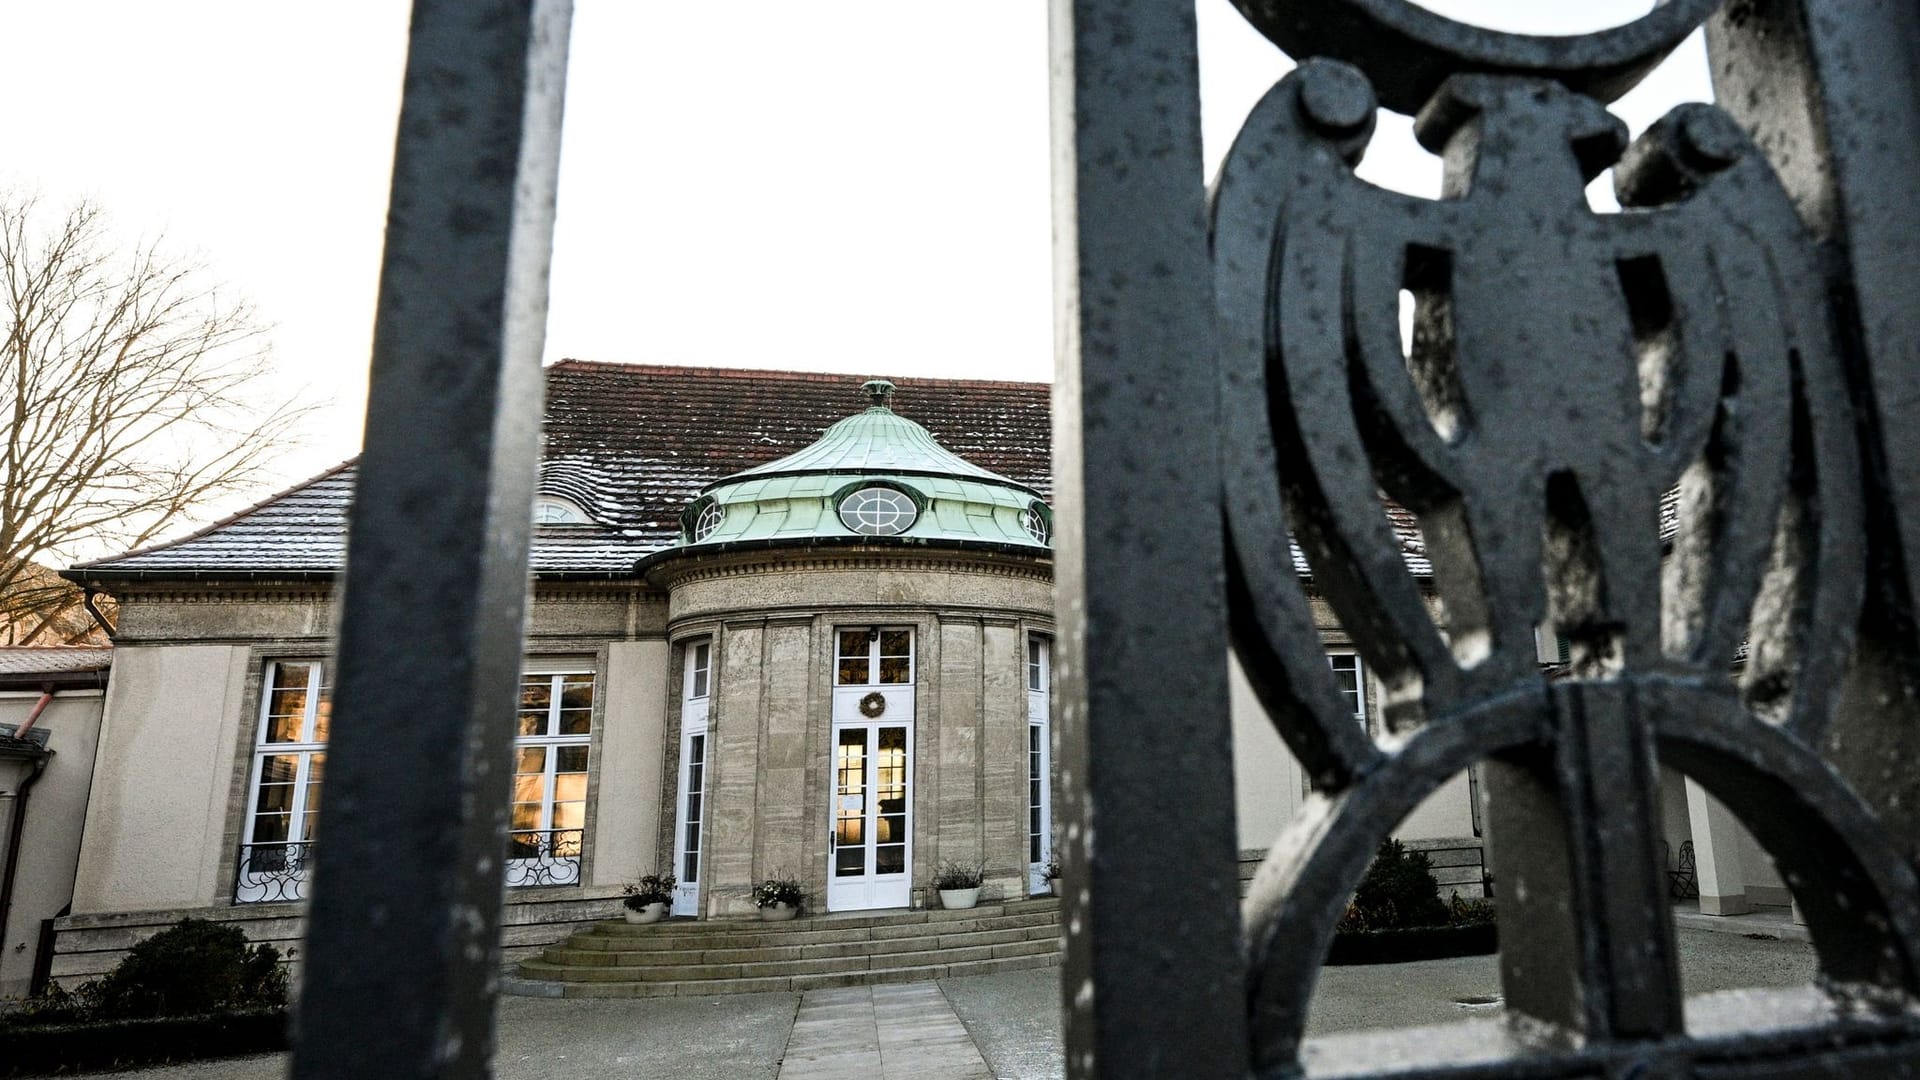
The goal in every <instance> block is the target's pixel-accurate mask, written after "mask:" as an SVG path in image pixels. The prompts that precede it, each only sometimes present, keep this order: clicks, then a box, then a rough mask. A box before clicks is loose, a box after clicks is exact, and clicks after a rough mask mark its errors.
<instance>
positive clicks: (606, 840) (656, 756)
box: [591, 640, 673, 885]
mask: <svg viewBox="0 0 1920 1080" xmlns="http://www.w3.org/2000/svg"><path fill="white" fill-rule="evenodd" d="M668 656H669V650H668V648H667V643H666V642H665V641H664V640H661V641H616V642H614V643H612V644H611V645H609V646H607V667H606V671H605V675H604V688H603V690H602V698H603V700H604V702H605V706H604V708H603V709H602V711H601V731H600V743H599V748H598V750H597V756H598V758H599V761H598V763H597V767H596V779H595V790H594V795H593V797H594V831H593V839H592V841H591V845H592V846H591V850H592V852H593V870H592V883H593V884H595V885H619V884H621V883H624V882H628V881H632V880H634V879H635V878H637V877H639V876H640V875H641V874H647V873H652V872H653V871H654V869H655V867H657V866H664V865H665V864H666V861H667V860H668V859H669V858H671V857H672V854H673V853H672V852H671V851H668V852H665V853H662V852H660V851H659V850H658V848H659V834H660V800H659V798H658V797H657V794H656V793H657V792H659V790H660V766H661V754H660V741H661V739H662V738H664V736H665V731H666V698H665V696H664V695H663V693H662V688H663V687H664V686H665V685H666V681H667V660H668Z"/></svg>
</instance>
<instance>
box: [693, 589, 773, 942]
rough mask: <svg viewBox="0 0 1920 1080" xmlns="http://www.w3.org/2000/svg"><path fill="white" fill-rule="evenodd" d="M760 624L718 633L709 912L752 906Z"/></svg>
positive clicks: (739, 911)
mask: <svg viewBox="0 0 1920 1080" xmlns="http://www.w3.org/2000/svg"><path fill="white" fill-rule="evenodd" d="M765 638H766V631H765V628H764V627H763V626H760V625H741V626H729V627H728V628H727V633H726V634H725V635H723V636H722V638H721V646H720V657H719V664H718V665H717V666H718V671H717V672H716V673H715V678H716V679H717V680H718V681H717V682H716V684H715V687H716V689H717V691H718V693H717V695H716V697H715V701H714V709H713V712H712V713H711V715H710V717H709V719H708V732H709V736H708V737H709V739H710V740H711V742H712V745H713V748H714V754H713V759H712V762H711V763H710V764H709V765H708V766H707V768H708V774H709V780H708V784H709V789H710V790H711V791H712V793H713V795H712V802H711V804H710V805H709V807H708V813H710V814H711V815H712V818H711V824H709V825H708V826H707V866H706V881H705V882H703V883H702V887H703V891H704V894H705V895H704V897H703V903H704V905H705V907H706V914H707V915H708V917H722V918H724V917H727V916H744V915H751V914H753V913H754V907H753V898H752V896H751V894H750V890H751V889H752V888H753V885H754V865H753V861H754V860H753V856H754V834H755V831H756V824H755V818H756V815H757V814H758V813H759V809H760V808H759V773H760V734H761V732H760V713H761V702H762V698H763V684H764V672H765V667H766V665H765V657H764V650H765Z"/></svg>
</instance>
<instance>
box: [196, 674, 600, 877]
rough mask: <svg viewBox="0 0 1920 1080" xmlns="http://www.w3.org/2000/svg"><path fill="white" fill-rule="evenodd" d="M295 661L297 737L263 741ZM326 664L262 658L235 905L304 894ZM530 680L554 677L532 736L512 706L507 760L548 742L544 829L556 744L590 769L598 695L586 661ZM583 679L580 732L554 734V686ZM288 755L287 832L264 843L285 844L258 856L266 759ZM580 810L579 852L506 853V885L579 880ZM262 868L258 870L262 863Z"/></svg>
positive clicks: (549, 814) (583, 833)
mask: <svg viewBox="0 0 1920 1080" xmlns="http://www.w3.org/2000/svg"><path fill="white" fill-rule="evenodd" d="M296 664H302V665H307V666H308V671H307V686H306V691H307V697H306V701H305V704H304V705H303V707H302V712H301V720H300V732H299V734H300V740H299V741H296V742H272V741H269V740H268V735H269V734H270V733H271V727H270V723H269V721H270V720H271V718H272V715H273V714H272V707H273V692H274V689H275V686H276V679H277V678H278V677H279V672H280V670H281V668H283V667H286V666H290V665H296ZM328 668H329V665H328V663H327V662H326V661H324V660H320V659H314V658H306V657H284V658H277V659H271V660H268V661H267V662H266V663H265V665H264V666H263V668H262V672H263V675H262V678H261V682H260V705H259V709H258V711H257V712H256V714H255V721H254V723H255V728H254V742H253V763H252V766H251V767H250V769H249V770H248V776H247V793H246V802H245V804H244V805H243V806H242V807H241V814H242V823H241V831H240V836H241V845H242V846H241V848H240V852H239V859H238V865H237V866H236V867H235V875H234V876H235V884H234V895H233V899H234V903H236V904H250V903H261V902H265V901H270V900H303V899H305V898H306V871H305V867H306V858H307V851H306V850H305V848H304V847H303V845H308V844H311V843H312V842H313V840H314V835H313V834H314V829H313V825H314V822H315V821H316V820H317V819H316V818H315V817H314V814H316V813H317V809H316V808H310V807H309V806H308V801H309V796H310V795H313V794H315V792H314V789H316V788H318V787H319V786H320V785H319V784H318V783H312V782H311V780H312V774H313V770H314V769H315V767H321V768H323V769H324V761H325V758H326V750H327V745H326V743H325V742H324V741H323V740H321V739H319V738H318V737H317V732H316V730H315V729H316V727H317V724H318V719H319V713H320V707H321V704H322V703H323V702H328V703H330V701H331V696H332V695H331V691H332V686H331V684H330V683H329V682H328V681H327V676H328ZM535 678H547V679H550V680H558V681H557V682H553V683H550V695H551V696H550V698H549V701H548V706H547V708H548V714H547V724H546V728H545V730H544V731H543V732H542V734H540V735H533V736H525V735H520V734H518V725H519V710H518V709H517V708H516V709H515V712H514V724H515V729H516V731H515V735H514V740H513V746H514V760H513V764H514V768H515V770H516V773H517V771H518V766H519V752H520V750H522V749H523V748H527V747H533V746H539V747H544V748H547V749H546V753H545V765H544V768H543V771H542V774H541V775H542V778H543V779H542V785H541V787H542V795H541V810H540V821H541V824H540V829H541V830H551V829H552V827H553V825H552V821H553V806H554V802H555V799H554V794H555V788H556V776H557V774H558V765H559V756H560V755H559V752H558V750H559V748H564V747H572V746H583V747H587V755H588V756H587V766H588V775H589V776H590V775H591V768H592V764H593V750H592V741H593V729H594V726H595V724H597V723H598V719H597V717H595V716H593V713H594V712H596V711H597V708H598V705H597V702H598V700H599V694H600V685H599V677H598V675H597V674H596V673H595V671H594V667H593V665H592V664H582V663H580V662H578V661H572V662H568V663H565V664H558V665H556V664H553V663H551V662H544V663H543V662H540V661H534V660H529V661H528V662H527V664H526V666H525V668H524V669H523V671H522V674H521V682H522V683H523V684H524V683H525V681H526V680H528V679H535ZM582 678H584V679H586V680H587V681H588V682H589V684H590V686H591V688H592V693H593V702H594V704H593V705H590V706H589V710H588V721H587V731H586V732H585V733H584V734H580V733H570V734H562V733H559V730H558V728H559V716H558V713H559V711H560V707H561V701H560V697H559V693H558V691H559V689H560V687H561V686H563V685H564V684H565V682H566V681H567V680H569V679H572V680H574V681H578V680H580V679H582ZM293 755H297V757H298V760H297V761H296V763H295V772H294V781H293V789H294V791H293V799H292V801H291V803H290V804H289V810H288V837H287V839H286V840H284V841H268V842H267V843H268V844H270V845H281V844H284V845H287V847H286V849H285V854H284V855H281V856H278V857H269V856H265V855H257V854H255V853H254V847H255V845H256V842H257V839H256V831H257V828H258V825H259V821H260V817H261V814H260V788H261V779H262V777H263V775H264V773H265V769H266V763H267V760H268V759H269V758H274V757H284V756H293ZM566 801H572V800H566ZM580 801H581V802H582V803H583V804H585V803H589V802H590V801H591V800H590V799H588V798H586V797H584V796H583V798H582V799H581V800H580ZM584 815H585V810H584V806H583V809H582V817H583V820H582V822H581V828H580V851H579V852H578V853H572V854H568V855H564V856H556V857H553V858H549V859H545V860H542V859H538V858H522V859H514V858H509V859H508V860H507V884H508V885H509V886H512V887H519V886H526V885H577V884H579V883H580V881H581V877H580V861H581V857H582V856H583V855H584V854H585V849H586V844H587V830H586V823H585V821H584ZM510 831H524V830H510ZM568 831H571V830H568ZM263 866H264V867H265V868H262V867H263Z"/></svg>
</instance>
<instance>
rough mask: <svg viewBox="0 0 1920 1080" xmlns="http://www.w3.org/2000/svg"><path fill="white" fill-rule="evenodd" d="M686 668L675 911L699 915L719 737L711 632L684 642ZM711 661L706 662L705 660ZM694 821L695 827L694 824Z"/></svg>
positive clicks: (675, 830) (675, 847)
mask: <svg viewBox="0 0 1920 1080" xmlns="http://www.w3.org/2000/svg"><path fill="white" fill-rule="evenodd" d="M681 650H682V652H681V655H682V656H683V657H684V658H685V659H684V660H683V661H682V663H681V666H682V667H683V668H684V669H685V671H684V673H683V674H682V676H681V679H680V763H679V770H680V776H679V781H678V783H676V784H675V785H674V786H675V788H676V789H677V791H676V792H675V794H674V816H673V873H674V875H675V877H676V881H675V883H674V893H673V914H675V915H689V916H697V915H699V913H700V888H701V879H703V878H705V877H706V870H707V845H706V837H705V832H706V827H707V819H708V818H709V817H710V816H711V815H710V813H709V811H710V810H711V808H712V805H713V785H712V783H711V782H710V780H711V778H712V776H713V770H712V768H711V766H712V764H713V736H712V735H711V734H710V730H709V726H708V723H707V718H708V715H709V712H710V707H711V703H712V698H713V656H714V646H713V639H712V638H711V637H702V638H690V639H688V640H687V641H686V642H685V643H683V644H682V645H681ZM703 660H704V661H705V663H704V664H703V663H702V662H701V661H703ZM695 739H698V740H700V806H699V809H698V812H697V813H693V814H691V816H690V813H689V812H690V810H691V809H692V808H691V807H690V806H689V801H690V800H689V796H690V795H691V793H692V792H691V788H692V779H693V770H692V764H693V763H692V760H691V755H692V752H693V743H694V740H695ZM689 826H691V828H689ZM689 855H691V856H692V857H693V859H694V874H693V876H692V877H689V876H688V875H687V873H686V867H687V857H688V856H689Z"/></svg>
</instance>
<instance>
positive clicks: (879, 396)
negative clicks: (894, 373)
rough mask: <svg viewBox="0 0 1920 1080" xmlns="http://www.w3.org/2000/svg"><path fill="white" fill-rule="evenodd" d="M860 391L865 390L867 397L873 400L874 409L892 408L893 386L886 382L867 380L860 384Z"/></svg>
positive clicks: (882, 380) (883, 380)
mask: <svg viewBox="0 0 1920 1080" xmlns="http://www.w3.org/2000/svg"><path fill="white" fill-rule="evenodd" d="M860 389H862V390H865V391H866V392H867V396H868V397H870V398H872V399H873V407H874V408H876V409H889V410H891V409H892V408H893V384H892V383H890V382H888V381H887V380H885V379H868V380H867V381H866V382H863V383H861V384H860Z"/></svg>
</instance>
